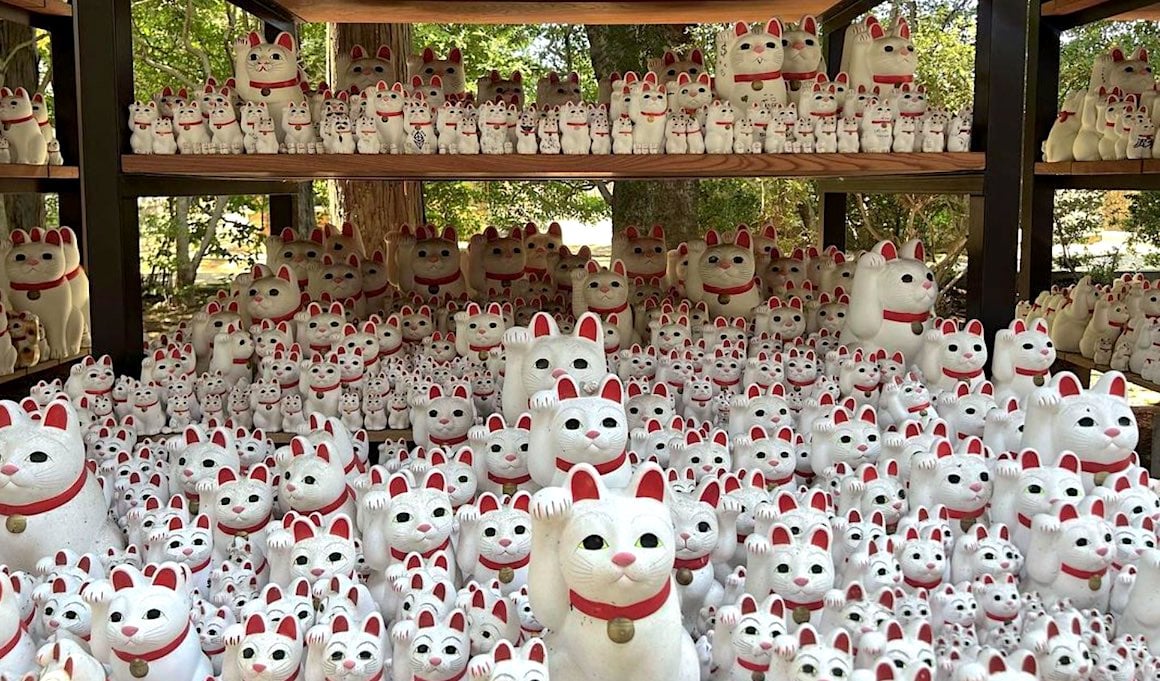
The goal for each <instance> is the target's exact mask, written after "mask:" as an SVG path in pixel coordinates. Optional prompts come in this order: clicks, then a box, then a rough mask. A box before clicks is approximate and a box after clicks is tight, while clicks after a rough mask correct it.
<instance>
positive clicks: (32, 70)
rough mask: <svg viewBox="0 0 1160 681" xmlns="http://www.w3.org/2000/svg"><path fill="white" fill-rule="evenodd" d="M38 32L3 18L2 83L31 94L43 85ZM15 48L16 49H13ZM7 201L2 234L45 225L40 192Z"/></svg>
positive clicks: (0, 42) (0, 30) (10, 196)
mask: <svg viewBox="0 0 1160 681" xmlns="http://www.w3.org/2000/svg"><path fill="white" fill-rule="evenodd" d="M35 37H36V36H35V33H34V32H33V30H32V27H31V26H24V25H21V24H17V23H13V22H11V21H0V58H3V59H7V60H8V61H7V64H6V65H5V67H4V72H3V78H4V80H3V85H4V86H5V87H8V88H12V89H13V90H15V89H16V88H18V87H22V88H24V89H25V90H27V91H28V95H29V96H30V97H31V96H32V95H33V94H34V93H35V92H36V91H37V88H38V87H40V74H39V73H37V66H36V65H37V61H38V60H37V54H36V43H35V42H31V44H30V41H33V40H35ZM13 50H15V53H13ZM0 200H3V202H4V210H3V221H4V224H3V225H0V226H2V227H3V234H5V235H6V234H8V232H9V231H10V230H12V229H29V228H31V227H42V226H44V221H45V210H44V196H42V195H40V194H6V195H4V196H3V198H2V199H0Z"/></svg>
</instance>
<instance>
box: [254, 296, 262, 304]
mask: <svg viewBox="0 0 1160 681" xmlns="http://www.w3.org/2000/svg"><path fill="white" fill-rule="evenodd" d="M263 300H265V298H263V297H262V296H254V302H255V303H260V302H262V301H263Z"/></svg>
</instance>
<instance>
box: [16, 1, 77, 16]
mask: <svg viewBox="0 0 1160 681" xmlns="http://www.w3.org/2000/svg"><path fill="white" fill-rule="evenodd" d="M0 5H8V6H9V7H15V8H16V9H20V10H24V11H25V12H29V13H31V14H43V15H46V16H52V17H71V16H72V5H71V4H70V3H67V2H64V1H63V0H0Z"/></svg>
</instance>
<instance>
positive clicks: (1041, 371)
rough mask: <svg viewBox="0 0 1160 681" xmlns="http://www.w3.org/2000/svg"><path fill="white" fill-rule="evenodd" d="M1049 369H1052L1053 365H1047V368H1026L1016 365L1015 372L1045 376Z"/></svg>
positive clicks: (1022, 374)
mask: <svg viewBox="0 0 1160 681" xmlns="http://www.w3.org/2000/svg"><path fill="white" fill-rule="evenodd" d="M1048 371H1051V367H1047V368H1046V369H1025V368H1023V367H1015V373H1017V374H1019V375H1020V376H1044V375H1046V374H1047V372H1048Z"/></svg>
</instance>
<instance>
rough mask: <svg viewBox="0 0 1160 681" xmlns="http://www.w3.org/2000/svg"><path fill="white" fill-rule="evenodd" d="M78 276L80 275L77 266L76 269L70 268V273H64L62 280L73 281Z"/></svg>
mask: <svg viewBox="0 0 1160 681" xmlns="http://www.w3.org/2000/svg"><path fill="white" fill-rule="evenodd" d="M80 274H81V266H80V265H77V266H76V267H74V268H72V270H71V271H69V272H66V273H65V275H64V278H65V279H68V280H69V281H72V280H73V279H76V278H77V277H79V276H80Z"/></svg>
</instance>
